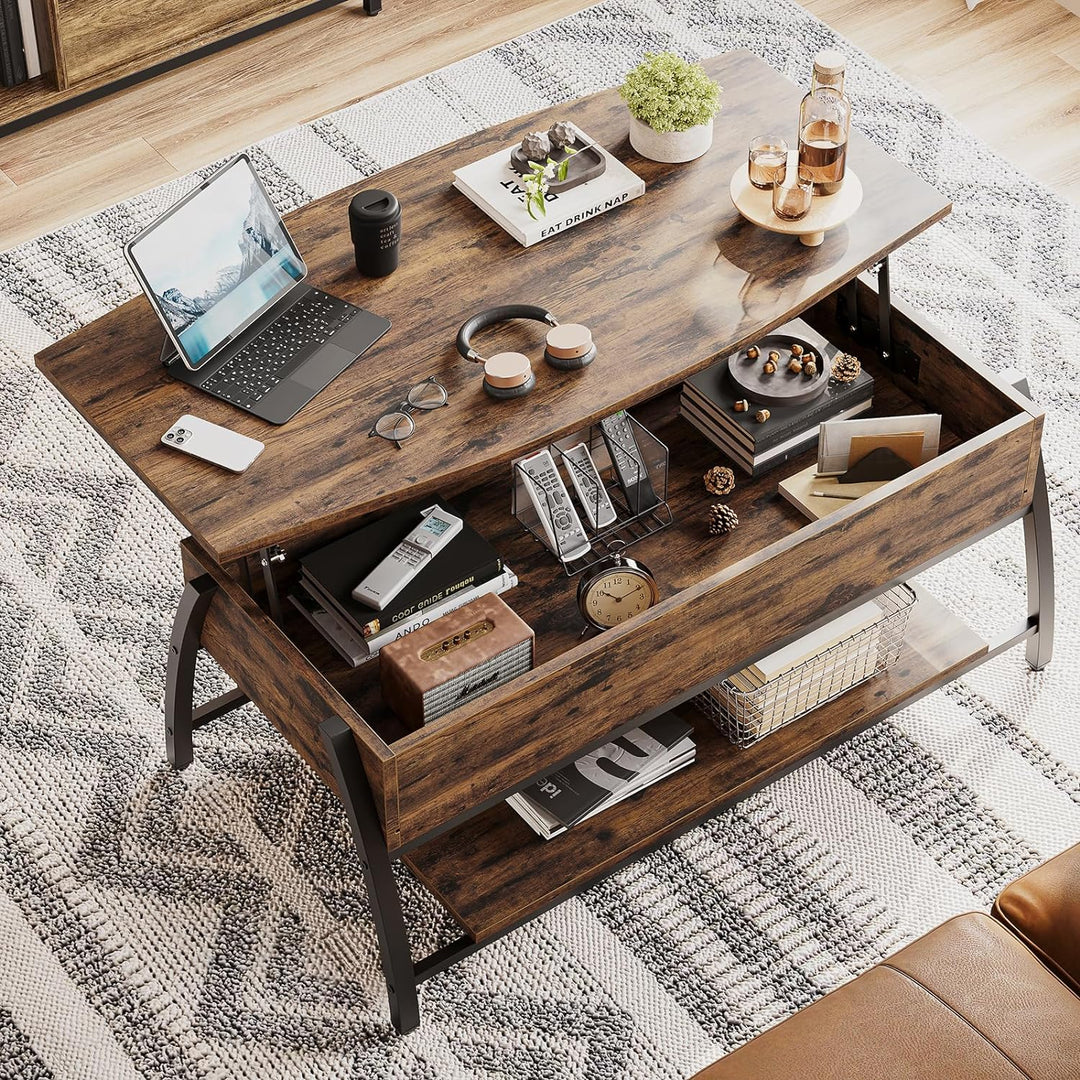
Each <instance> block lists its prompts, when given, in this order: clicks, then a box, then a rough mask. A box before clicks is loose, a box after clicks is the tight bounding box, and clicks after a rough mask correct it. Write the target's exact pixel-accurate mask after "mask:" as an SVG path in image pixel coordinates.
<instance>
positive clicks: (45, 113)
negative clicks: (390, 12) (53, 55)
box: [0, 0, 382, 138]
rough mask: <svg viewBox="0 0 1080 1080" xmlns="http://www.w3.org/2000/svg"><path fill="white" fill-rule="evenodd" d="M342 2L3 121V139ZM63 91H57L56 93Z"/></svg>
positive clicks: (376, 3)
mask: <svg viewBox="0 0 1080 1080" xmlns="http://www.w3.org/2000/svg"><path fill="white" fill-rule="evenodd" d="M340 3H342V0H313V2H312V3H310V4H305V5H304V6H303V7H301V8H297V9H296V10H295V11H287V12H285V13H284V14H282V15H275V16H274V17H273V18H272V19H267V20H266V21H265V22H261V23H258V24H257V25H256V26H249V27H248V28H247V29H245V30H238V31H237V32H236V33H235V34H228V35H227V36H225V37H223V38H218V39H217V40H216V41H211V42H209V43H208V44H206V45H200V46H199V47H198V48H197V49H189V50H188V51H187V52H183V53H181V54H180V55H179V56H172V57H170V58H169V59H168V60H162V61H161V62H160V63H157V64H151V65H150V66H149V67H147V68H143V69H141V70H140V71H133V72H132V73H131V74H130V75H124V76H123V77H121V78H119V79H112V80H110V81H109V82H107V83H103V84H102V85H101V86H95V87H94V88H93V89H92V90H86V91H84V92H83V93H81V94H74V95H72V96H71V97H69V98H65V99H64V100H63V101H58V102H56V103H55V104H53V105H46V106H45V107H44V108H41V109H35V110H34V111H33V112H29V113H26V114H25V115H23V116H20V117H18V118H16V119H15V120H9V121H8V122H7V123H6V124H0V138H3V136H5V135H11V134H12V133H13V132H16V131H21V130H22V129H23V128H28V127H31V126H33V125H34V124H40V123H41V122H42V121H43V120H48V119H49V118H50V117H53V116H60V115H61V114H62V113H66V112H71V111H72V110H73V109H78V108H80V107H81V106H83V105H87V104H89V103H90V102H92V101H97V100H98V99H99V98H103V97H108V96H109V95H110V94H115V93H117V92H118V91H120V90H126V89H127V88H128V87H129V86H136V85H137V84H138V83H141V82H146V81H147V80H148V79H153V78H156V77H157V76H158V75H164V74H165V73H166V72H169V71H174V70H175V69H176V68H179V67H183V66H184V65H185V64H190V63H192V62H193V61H195V60H201V59H202V58H203V57H204V56H211V55H212V54H213V53H216V52H221V51H222V50H223V49H228V48H229V47H230V46H233V45H239V44H240V43H241V42H243V41H249V40H251V38H254V37H259V36H260V35H261V34H265V33H267V32H269V31H270V30H277V29H278V28H279V27H282V26H286V25H287V24H288V23H291V22H295V21H296V20H297V19H302V18H304V17H305V16H306V15H314V14H315V12H317V11H322V10H324V9H325V8H331V7H337V6H338V5H339V4H340ZM381 10H382V0H364V11H365V12H366V13H367V14H368V15H378V14H379V12H380V11H381ZM61 92H62V91H60V90H57V93H61Z"/></svg>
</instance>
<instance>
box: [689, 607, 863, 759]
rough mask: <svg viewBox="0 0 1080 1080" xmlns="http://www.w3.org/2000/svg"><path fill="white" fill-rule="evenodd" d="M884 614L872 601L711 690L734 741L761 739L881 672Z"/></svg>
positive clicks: (709, 690)
mask: <svg viewBox="0 0 1080 1080" xmlns="http://www.w3.org/2000/svg"><path fill="white" fill-rule="evenodd" d="M883 617H884V613H883V611H882V609H881V608H880V607H879V606H878V605H877V604H876V603H874V602H873V601H872V600H871V601H868V602H867V603H865V604H860V605H859V607H857V608H855V609H854V610H852V611H849V612H847V613H846V614H845V615H841V616H840V617H839V618H836V619H833V620H831V621H830V622H827V623H826V624H825V625H824V626H820V627H818V629H817V630H814V631H813V632H812V633H809V634H806V635H805V636H804V637H801V638H799V639H798V640H797V641H793V642H792V643H791V644H790V645H786V646H784V648H782V649H777V650H776V652H773V653H770V654H769V655H768V656H764V657H762V658H761V659H760V660H758V661H757V663H755V664H751V665H750V666H749V667H745V668H743V669H742V671H737V672H735V674H733V675H729V676H728V678H727V679H725V680H724V681H723V682H721V683H717V684H716V685H715V686H711V687H709V689H708V690H707V691H706V694H707V695H708V697H709V698H710V699H711V703H712V705H713V706H714V707H715V708H716V709H718V710H719V711H720V712H722V713H723V714H724V716H726V717H727V719H728V720H729V721H730V722H731V723H732V730H731V734H732V736H733V738H734V740H735V741H736V742H748V741H752V740H753V739H757V738H760V737H761V736H762V735H766V734H768V733H769V732H771V731H775V730H776V729H777V728H778V727H780V726H782V725H783V724H786V723H788V722H789V721H791V720H794V719H796V718H797V717H800V716H802V715H803V714H804V713H807V712H809V711H810V710H811V709H813V708H815V707H816V706H818V705H820V704H823V703H824V702H826V701H829V700H831V699H832V698H834V697H836V696H837V695H838V694H841V693H843V692H844V691H845V690H849V689H851V687H853V686H855V685H856V684H857V683H860V682H862V681H863V680H864V679H868V678H869V677H870V676H871V675H873V674H875V672H876V671H877V662H878V644H879V638H880V633H879V630H880V625H881V622H882V619H883Z"/></svg>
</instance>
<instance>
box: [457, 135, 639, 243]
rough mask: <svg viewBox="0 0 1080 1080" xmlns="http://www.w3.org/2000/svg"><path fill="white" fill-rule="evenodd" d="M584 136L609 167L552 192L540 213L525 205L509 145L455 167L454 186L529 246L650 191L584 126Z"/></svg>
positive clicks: (523, 189)
mask: <svg viewBox="0 0 1080 1080" xmlns="http://www.w3.org/2000/svg"><path fill="white" fill-rule="evenodd" d="M579 135H580V137H581V140H582V141H583V142H585V143H587V144H589V145H594V146H596V150H597V151H598V152H599V153H600V154H601V155H602V156H603V158H604V161H605V163H606V164H605V168H604V171H603V172H602V173H601V174H600V175H599V176H597V177H596V178H595V179H593V180H589V181H588V182H587V183H584V184H581V185H580V186H579V187H574V188H570V189H569V190H568V191H562V192H559V193H558V194H555V193H554V192H549V193H548V196H547V199H546V200H545V203H546V205H545V213H544V214H541V215H537V217H536V218H532V217H530V216H529V212H528V210H526V209H525V188H524V187H523V185H522V179H523V177H521V176H519V175H518V174H517V173H516V172H515V171H514V170H513V169H512V168H511V166H510V147H506V148H505V149H502V150H496V151H495V153H494V154H489V155H488V156H487V157H485V158H481V159H480V160H479V161H474V162H473V163H472V164H471V165H466V166H465V167H464V168H461V169H455V170H454V187H456V188H457V189H458V191H460V192H461V193H462V195H464V196H465V197H466V198H467V199H469V200H470V201H471V202H473V203H475V204H476V206H478V207H479V208H480V209H481V210H483V212H484V213H485V214H487V216H488V217H489V218H491V219H492V221H495V222H497V223H498V224H499V225H501V226H502V227H503V228H504V229H505V230H506V231H507V232H508V233H509V234H510V235H511V236H512V237H513V238H514V239H515V240H516V241H517V242H518V243H519V244H521V245H523V246H524V247H531V246H532V245H533V244H535V243H537V242H538V241H540V240H546V239H547V238H548V237H549V236H557V235H558V234H559V233H564V232H566V230H567V229H571V228H573V227H574V226H575V225H580V224H581V222H583V221H588V220H589V219H590V218H594V217H596V216H597V214H603V213H605V212H606V211H608V210H614V209H615V208H616V207H619V206H622V205H623V204H624V203H628V202H629V201H630V200H631V199H636V198H637V197H638V196H639V195H643V194H644V193H645V181H644V180H642V179H641V177H640V176H638V175H637V173H635V172H632V171H631V170H630V169H628V168H627V167H626V166H625V165H624V164H623V163H622V162H621V161H619V159H618V158H617V157H615V156H614V155H613V154H609V153H608V152H607V151H606V150H605V149H604V148H603V147H602V146H598V145H596V144H595V143H593V141H592V139H591V138H590V137H589V136H588V135H586V134H585V132H583V131H579Z"/></svg>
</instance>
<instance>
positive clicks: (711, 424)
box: [679, 319, 874, 476]
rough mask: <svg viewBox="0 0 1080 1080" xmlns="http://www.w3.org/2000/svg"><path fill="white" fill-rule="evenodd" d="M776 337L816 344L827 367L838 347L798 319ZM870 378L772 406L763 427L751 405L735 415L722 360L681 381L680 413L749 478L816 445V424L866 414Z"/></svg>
mask: <svg viewBox="0 0 1080 1080" xmlns="http://www.w3.org/2000/svg"><path fill="white" fill-rule="evenodd" d="M774 334H775V336H787V335H791V336H792V337H795V338H799V339H801V340H803V341H810V342H811V343H817V342H820V345H819V355H820V356H822V357H823V358H824V359H825V362H826V364H828V363H830V362H831V360H832V357H833V356H835V355H836V351H837V350H836V348H835V347H834V346H831V345H830V344H829V343H828V342H827V341H825V339H824V338H822V337H821V336H820V335H819V334H817V333H815V332H814V331H813V330H811V329H810V327H809V326H807V325H806V323H804V322H802V321H801V320H798V319H796V320H795V321H794V322H791V323H788V324H787V325H785V326H782V327H781V328H780V329H778V330H776V331H775V332H774ZM873 394H874V380H873V377H872V376H871V375H869V374H868V373H867V372H866V371H861V372H860V373H859V375H858V377H857V378H856V379H855V380H854V382H849V383H838V382H836V381H835V380H834V379H830V380H829V384H828V386H827V387H826V388H825V391H824V392H823V393H822V394H821V395H820V396H819V397H816V398H815V399H814V400H813V401H810V402H807V403H806V404H805V405H770V406H769V412H770V414H771V415H770V417H769V419H768V421H767V422H766V423H764V424H759V423H758V422H757V421H756V420H755V419H754V412H755V411H756V410H755V407H754V406H753V405H751V407H750V409H749V411H747V412H741V413H737V412H735V409H734V405H735V402H736V401H737V400H738V399H739V398H741V397H743V396H744V395H743V393H742V391H740V390H739V389H738V388H737V387H736V385H735V384H734V382H733V381H732V379H731V376H730V375H729V374H728V362H727V358H726V357H725V358H724V359H723V360H721V361H720V362H719V363H717V364H713V365H712V366H711V367H708V368H706V369H705V370H704V371H699V372H698V373H697V374H696V375H692V376H691V377H690V378H689V379H687V380H686V382H685V383H683V387H682V396H681V397H680V399H679V411H680V413H681V414H682V416H683V417H684V418H685V419H686V420H688V421H689V422H690V423H691V424H693V425H694V427H696V428H697V429H698V431H700V432H701V433H702V435H704V436H705V438H707V439H708V440H709V441H710V442H712V443H714V444H715V445H716V446H718V447H719V448H720V449H721V450H723V451H724V452H725V453H726V454H727V455H728V456H729V457H730V458H731V459H732V461H734V462H736V463H737V464H738V465H739V466H740V467H741V468H743V469H745V470H746V472H748V473H749V474H750V475H751V476H760V475H761V474H762V473H763V472H767V471H768V470H769V469H771V468H774V467H775V466H777V465H781V464H782V463H783V462H785V461H787V460H788V459H789V458H792V457H796V456H797V455H799V454H801V453H802V452H803V451H804V450H807V449H809V448H810V447H812V446H814V445H815V444H816V443H817V437H818V426H819V425H820V424H821V423H823V422H824V421H826V420H847V419H850V418H851V417H853V416H858V415H859V414H860V413H863V412H866V411H867V410H868V409H869V408H870V405H871V403H872V400H871V399H872V398H873Z"/></svg>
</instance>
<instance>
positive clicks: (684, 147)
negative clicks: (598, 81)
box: [630, 116, 713, 162]
mask: <svg viewBox="0 0 1080 1080" xmlns="http://www.w3.org/2000/svg"><path fill="white" fill-rule="evenodd" d="M712 129H713V122H712V121H711V120H710V121H709V122H708V123H707V124H698V125H697V126H696V127H692V128H687V129H686V130H685V131H653V129H652V128H651V127H649V125H648V124H643V123H642V122H641V121H640V120H639V119H638V118H637V117H636V116H631V117H630V145H631V146H632V147H633V148H634V149H635V150H636V151H637V152H638V153H639V154H640V155H641V156H642V157H647V158H648V159H649V160H650V161H668V162H677V161H693V160H694V158H699V157H701V155H702V154H704V153H705V151H706V150H708V149H709V147H710V146H712Z"/></svg>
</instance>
